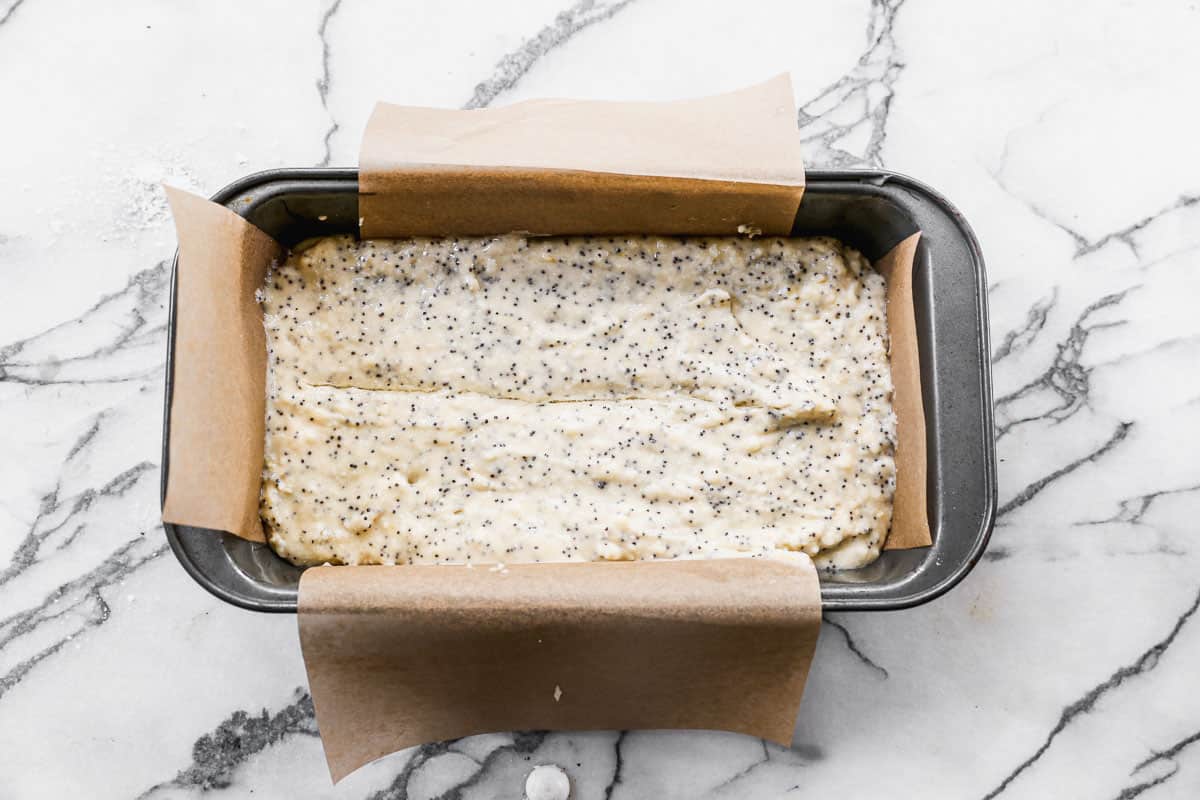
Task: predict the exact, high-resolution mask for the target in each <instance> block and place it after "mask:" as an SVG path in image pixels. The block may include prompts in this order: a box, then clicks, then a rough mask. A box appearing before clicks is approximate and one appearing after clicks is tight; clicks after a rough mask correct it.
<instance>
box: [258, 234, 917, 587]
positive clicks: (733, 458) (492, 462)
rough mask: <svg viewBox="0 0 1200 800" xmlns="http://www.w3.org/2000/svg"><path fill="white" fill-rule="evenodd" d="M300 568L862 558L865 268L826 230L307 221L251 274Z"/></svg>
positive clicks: (278, 505)
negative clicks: (279, 260) (484, 232)
mask: <svg viewBox="0 0 1200 800" xmlns="http://www.w3.org/2000/svg"><path fill="white" fill-rule="evenodd" d="M261 299H262V305H263V309H264V317H265V320H266V326H267V336H268V347H269V358H268V398H267V441H266V464H265V469H264V476H263V490H262V509H261V510H262V517H263V520H264V521H265V522H266V525H267V531H268V539H269V542H270V544H271V546H272V547H273V548H274V549H275V550H276V552H278V553H279V554H280V555H282V556H284V557H285V558H287V559H288V560H290V561H292V562H294V563H296V564H305V565H311V564H321V563H327V562H328V563H334V564H378V563H382V564H406V563H456V562H467V563H497V562H499V563H514V562H522V561H564V560H604V559H649V558H679V557H693V558H694V557H709V556H721V555H756V554H757V555H776V554H783V553H785V552H787V551H792V552H804V553H807V554H808V555H810V556H812V557H813V559H814V560H815V561H816V563H817V565H818V566H822V567H826V568H853V567H858V566H862V565H864V564H866V563H868V562H870V561H872V560H873V559H874V558H875V557H876V556H877V555H878V553H879V548H880V547H881V546H882V544H883V540H884V538H885V537H886V536H887V532H888V528H889V525H890V522H891V507H892V495H893V492H894V486H895V467H894V463H893V457H892V453H893V444H894V441H895V417H894V415H893V413H892V408H891V392H892V384H891V376H890V372H889V369H888V361H887V332H886V331H887V326H886V320H885V304H884V300H885V285H884V280H883V278H882V276H880V275H879V274H878V273H876V272H875V271H874V270H873V269H872V268H871V266H870V264H869V263H868V262H867V261H866V260H865V259H864V258H863V257H862V256H861V255H860V254H859V253H857V252H856V251H854V250H852V249H850V248H848V247H846V246H844V245H842V244H841V243H839V242H837V241H835V240H833V239H827V238H817V239H785V238H765V239H745V238H737V239H734V238H705V239H686V240H684V239H676V238H665V237H654V236H637V237H615V238H608V237H593V238H584V237H571V238H553V239H525V238H522V237H519V236H503V237H495V238H460V239H404V240H376V241H364V242H359V241H357V240H355V239H353V238H351V237H332V238H325V239H318V240H310V241H309V242H306V243H304V244H302V245H300V246H298V247H297V248H295V249H294V250H293V251H292V253H291V255H290V256H289V258H288V260H287V262H286V263H284V264H282V265H280V266H279V267H277V268H276V269H274V270H273V271H272V274H271V275H270V276H269V277H268V279H267V284H266V286H265V287H264V290H263V292H262V295H261Z"/></svg>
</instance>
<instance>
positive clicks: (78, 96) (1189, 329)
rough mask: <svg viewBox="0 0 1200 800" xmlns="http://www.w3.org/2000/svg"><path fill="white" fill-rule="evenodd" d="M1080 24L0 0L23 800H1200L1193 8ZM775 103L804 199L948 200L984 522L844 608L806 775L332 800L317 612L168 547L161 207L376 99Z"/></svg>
mask: <svg viewBox="0 0 1200 800" xmlns="http://www.w3.org/2000/svg"><path fill="white" fill-rule="evenodd" d="M1088 9H1089V13H1086V14H1081V13H1079V12H1080V9H1079V6H1078V4H1076V3H1071V2H1067V0H1050V1H1049V2H1044V1H1043V0H1017V1H1016V2H1011V3H1004V4H987V5H984V4H964V3H955V2H951V1H950V0H907V2H905V1H904V0H875V1H874V2H869V1H868V0H844V2H837V3H831V4H822V5H819V6H818V5H813V4H809V3H778V4H772V3H767V2H760V0H746V2H740V3H727V2H715V0H714V1H711V2H710V1H706V2H698V3H689V4H686V6H685V4H682V3H675V4H672V3H668V2H665V0H620V1H619V2H591V0H579V2H576V3H574V4H573V5H571V4H570V0H532V1H531V2H523V3H520V4H516V3H513V4H509V6H508V7H507V8H501V7H500V5H499V4H483V3H472V2H467V0H437V1H436V2H428V3H424V2H421V3H418V2H406V3H388V2H382V0H370V1H368V0H333V2H329V0H323V2H302V3H292V2H288V3H285V2H282V0H276V2H271V3H257V4H245V3H238V2H234V0H206V2H188V3H173V4H167V3H161V2H158V3H155V2H149V1H148V0H131V2H126V3H108V4H104V5H103V7H102V9H101V8H100V7H91V6H89V5H87V4H75V3H67V2H64V0H0V76H3V78H4V79H3V80H0V108H3V109H4V117H5V124H4V125H3V134H2V135H0V141H2V142H3V145H4V147H3V151H2V154H0V186H2V187H3V192H2V193H0V270H2V276H3V281H4V287H5V288H4V290H3V293H2V297H3V299H4V302H3V306H2V310H3V313H0V405H2V406H3V408H4V411H5V413H4V417H3V419H4V425H3V426H2V427H0V453H3V456H2V457H0V797H4V798H42V797H88V798H135V797H140V798H156V799H157V798H168V797H199V796H205V797H213V798H226V797H230V798H232V797H243V796H247V795H250V794H253V795H254V796H255V797H266V798H275V797H279V798H285V797H287V798H291V797H337V798H431V797H451V798H483V797H509V798H517V797H520V794H521V787H522V785H523V781H524V777H525V774H526V773H527V772H528V770H529V769H530V768H531V767H532V766H533V765H534V764H541V763H555V764H559V765H561V766H562V767H564V768H565V769H566V770H567V771H568V772H569V774H570V776H571V778H572V781H573V782H574V795H573V796H574V797H576V798H611V799H613V800H620V799H622V798H643V797H644V798H694V797H713V798H724V797H729V798H734V797H736V798H768V797H769V798H774V797H782V796H788V797H792V796H795V797H828V796H831V795H835V794H836V795H837V796H848V797H885V796H919V797H926V798H941V797H946V798H963V797H974V798H993V797H1003V798H1018V797H1048V796H1054V797H1089V798H1114V800H1115V798H1132V797H1142V796H1144V797H1146V798H1151V800H1153V799H1154V798H1166V797H1195V796H1197V795H1198V794H1200V692H1198V691H1197V686H1198V682H1197V675H1198V674H1200V671H1198V665H1200V614H1198V613H1197V611H1198V609H1200V541H1198V538H1197V537H1198V534H1200V531H1198V530H1197V526H1196V522H1195V520H1196V519H1197V517H1200V467H1197V465H1196V462H1195V459H1194V458H1191V457H1190V456H1188V455H1187V454H1186V452H1185V451H1187V450H1189V449H1190V447H1189V445H1191V446H1194V444H1195V443H1196V442H1197V441H1198V437H1200V369H1198V368H1197V364H1198V363H1200V322H1197V316H1196V311H1195V306H1196V302H1195V301H1196V298H1197V296H1200V157H1198V155H1197V153H1198V151H1197V146H1196V124H1197V123H1198V122H1200V113H1198V112H1197V111H1196V108H1197V106H1196V103H1195V102H1193V101H1191V100H1188V98H1189V97H1193V98H1194V96H1195V89H1194V86H1193V84H1194V81H1195V76H1196V75H1197V74H1200V47H1197V46H1196V44H1197V42H1198V41H1200V9H1198V7H1197V3H1196V2H1194V0H1192V1H1191V2H1182V1H1181V2H1170V1H1167V2H1161V3H1156V4H1154V5H1153V6H1151V5H1149V4H1131V3H1123V2H1116V0H1102V2H1100V3H1098V4H1091V5H1089V6H1088ZM783 70H790V71H791V73H792V75H793V80H794V82H795V89H796V96H797V101H798V103H800V104H801V106H802V108H803V111H802V112H801V114H800V119H799V124H800V132H801V135H802V136H803V138H804V140H805V142H806V146H807V151H808V153H809V156H810V162H811V165H812V166H840V167H858V166H878V165H882V166H885V167H887V168H889V169H893V170H897V171H900V172H904V173H908V174H911V175H914V176H917V177H919V178H920V179H922V180H924V181H926V182H928V183H930V184H931V185H933V186H934V187H936V188H937V189H939V190H940V191H942V192H944V193H945V194H946V195H947V196H948V197H949V198H951V200H952V201H953V202H955V203H956V204H957V205H958V206H959V207H960V208H961V209H962V210H963V212H964V213H965V214H966V216H967V218H968V219H969V220H971V222H972V223H973V225H974V227H975V230H976V232H977V233H978V235H979V238H980V240H981V241H982V244H983V249H984V253H985V255H986V258H987V262H988V267H989V280H990V282H991V285H990V294H991V313H992V338H993V345H994V353H993V355H992V360H993V364H994V370H995V372H994V377H995V396H996V416H997V426H998V427H997V436H998V447H999V459H1000V465H999V466H1000V503H1001V507H1000V509H999V518H998V522H997V526H996V531H995V535H994V536H993V538H992V545H991V547H990V549H989V551H988V553H987V555H986V558H985V560H984V562H983V563H981V564H980V565H979V567H978V568H977V569H976V570H975V571H974V572H973V573H972V574H971V575H970V576H969V577H968V578H967V580H966V581H965V582H964V583H962V584H961V585H960V586H958V587H957V588H956V589H954V590H953V591H952V592H951V593H950V594H948V595H947V596H945V597H944V598H942V599H940V600H937V601H935V602H933V603H930V604H928V605H926V606H923V607H920V608H917V609H913V610H909V611H904V612H897V613H886V614H885V613H880V614H857V615H855V614H831V615H829V617H828V619H827V624H826V625H825V626H824V628H823V630H822V634H821V639H820V644H819V646H818V652H817V656H816V661H815V666H814V668H813V673H812V676H811V679H810V681H809V685H808V690H807V694H806V696H805V700H804V706H803V710H802V713H801V716H800V719H799V722H798V725H797V729H796V735H795V742H794V745H793V747H791V748H790V749H784V748H780V747H777V746H774V745H765V744H763V743H762V742H760V741H758V740H756V739H752V738H747V737H741V736H736V735H726V734H717V733H646V732H629V733H611V732H597V733H585V734H562V733H553V734H542V733H522V734H515V735H514V734H497V735H489V736H478V737H472V738H469V739H465V740H462V741H458V742H454V743H450V744H441V745H432V746H426V747H422V748H418V749H414V750H410V751H407V752H403V753H399V754H396V755H394V756H391V757H389V758H386V759H383V760H381V761H379V762H376V763H375V764H372V765H370V766H368V767H366V768H364V769H362V770H360V771H359V772H357V773H355V774H354V775H352V776H351V777H350V778H348V779H347V780H345V781H344V782H343V783H341V784H339V785H338V786H337V787H331V786H330V784H329V778H328V774H327V773H326V769H325V764H324V761H323V759H322V757H321V752H320V744H319V740H318V739H317V737H316V731H315V726H314V722H313V715H312V706H311V702H310V700H309V697H308V695H307V693H306V689H305V678H304V672H303V667H302V664H301V661H300V656H299V649H298V644H297V636H296V623H295V619H294V618H292V617H288V616H266V615H258V614H252V613H248V612H244V611H240V610H238V609H235V608H233V607H231V606H228V605H225V604H223V603H221V602H220V601H218V600H216V599H214V598H213V597H210V596H209V595H207V594H206V593H205V592H204V591H203V590H201V589H200V588H199V586H197V585H196V584H195V583H194V582H193V581H192V580H191V579H189V578H188V577H187V576H186V575H185V574H184V573H183V571H182V570H181V569H180V567H179V565H178V564H177V563H176V561H175V559H174V557H173V556H172V555H171V554H170V552H169V550H168V549H167V547H166V543H165V541H164V538H163V533H162V529H161V527H160V525H159V521H158V484H159V474H158V462H159V436H160V422H159V420H160V413H161V406H162V391H163V361H164V351H165V338H164V337H165V323H166V291H167V283H168V274H167V270H168V264H169V259H170V258H171V255H172V253H173V250H174V234H173V230H172V228H171V225H170V221H169V218H168V213H167V208H166V204H165V202H164V198H163V195H162V192H161V190H160V189H159V188H158V183H159V181H163V180H166V181H169V182H172V183H175V184H177V185H181V186H184V187H187V188H192V189H194V190H197V191H200V192H203V193H205V194H209V193H211V192H213V191H215V190H216V189H217V188H219V187H221V186H222V185H224V184H226V183H227V182H229V181H231V180H232V179H234V178H236V177H239V176H241V175H244V174H246V173H249V172H252V171H256V170H262V169H267V168H272V167H281V166H305V165H318V164H320V165H328V164H333V165H350V164H353V163H354V162H355V160H356V151H357V145H358V137H359V135H360V133H361V131H362V128H363V125H364V123H365V120H366V116H367V114H368V113H369V110H370V108H371V105H372V102H373V101H374V100H376V99H387V100H392V101H395V102H401V103H408V104H426V105H436V106H449V107H463V106H465V107H479V106H484V105H489V104H492V103H505V102H510V101H514V100H518V99H523V98H529V97H539V96H555V95H557V96H575V97H596V98H615V99H667V98H676V97H687V96H696V95H702V94H709V93H712V92H717V91H722V90H727V89H732V88H735V87H738V86H741V85H745V84H749V83H753V82H756V81H758V80H761V79H763V78H766V77H768V76H770V75H772V74H775V73H777V72H780V71H783Z"/></svg>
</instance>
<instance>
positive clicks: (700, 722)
mask: <svg viewBox="0 0 1200 800" xmlns="http://www.w3.org/2000/svg"><path fill="white" fill-rule="evenodd" d="M819 597H820V595H819V589H818V586H817V576H816V571H815V569H814V568H813V567H812V564H811V563H804V562H801V563H799V564H792V563H780V562H776V561H768V560H764V559H727V560H722V561H658V562H647V561H643V562H617V563H576V564H527V565H513V566H509V567H507V568H506V569H505V570H502V571H499V570H490V569H488V568H485V567H475V568H473V569H472V568H467V567H460V566H444V567H443V566H415V567H350V568H346V567H316V568H313V569H309V570H307V571H305V572H304V574H303V576H302V578H301V584H300V642H301V645H302V647H303V651H304V662H305V664H306V665H307V668H308V680H309V687H310V690H311V692H312V696H313V702H314V703H315V705H316V713H317V720H318V724H319V726H320V729H321V736H322V740H323V742H324V746H325V755H326V758H327V759H328V762H329V769H330V772H331V774H332V775H333V778H334V780H335V781H336V780H339V779H340V778H341V777H343V776H344V775H346V774H348V773H350V772H352V771H353V770H354V769H355V768H357V767H358V766H360V765H362V764H365V763H366V762H368V761H370V760H373V759H375V758H378V757H380V756H383V755H386V754H387V753H391V752H393V751H395V750H398V749H400V748H403V747H408V746H410V745H415V744H419V743H422V742H427V741H439V740H443V739H448V738H452V737H458V736H465V735H469V734H473V733H483V732H487V731H503V730H522V729H531V728H532V729H546V728H550V729H559V730H584V729H630V728H659V729H662V728H698V729H719V730H731V731H738V732H742V733H748V734H752V735H754V736H761V737H764V738H767V739H770V740H772V741H775V742H779V743H781V744H784V745H787V744H789V743H790V742H791V738H792V729H793V725H794V723H795V718H796V713H797V710H798V708H799V705H800V696H801V694H802V693H803V690H804V682H805V679H806V677H807V675H808V669H809V663H810V660H811V657H812V651H813V647H814V646H815V644H816V638H817V631H818V624H817V621H818V619H819V616H820V599H819Z"/></svg>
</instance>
